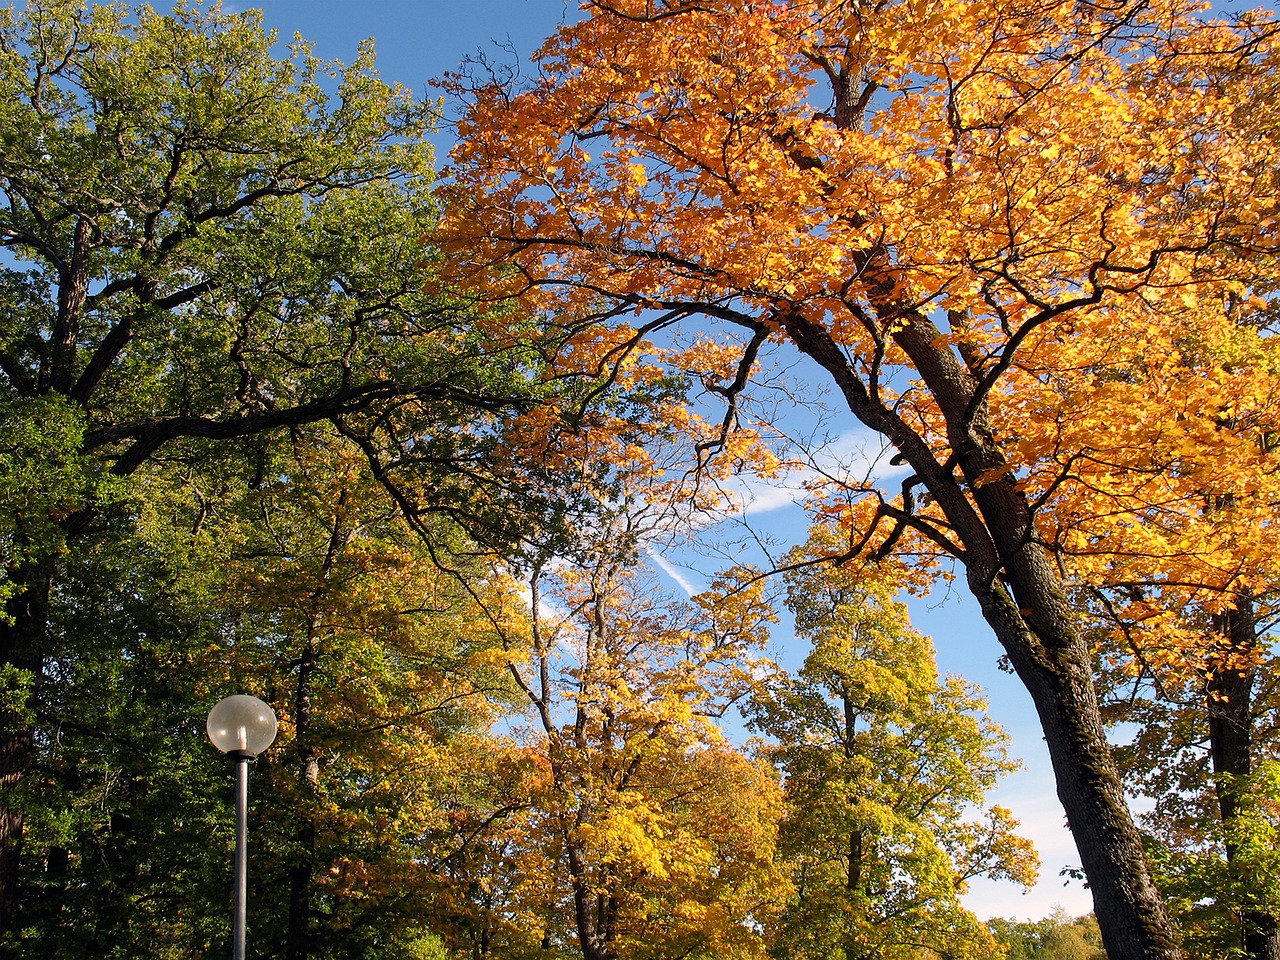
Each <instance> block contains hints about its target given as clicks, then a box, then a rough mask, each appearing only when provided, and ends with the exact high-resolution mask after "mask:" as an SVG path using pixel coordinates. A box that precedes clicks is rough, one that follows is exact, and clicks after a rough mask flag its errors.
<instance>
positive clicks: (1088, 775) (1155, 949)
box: [777, 266, 1182, 960]
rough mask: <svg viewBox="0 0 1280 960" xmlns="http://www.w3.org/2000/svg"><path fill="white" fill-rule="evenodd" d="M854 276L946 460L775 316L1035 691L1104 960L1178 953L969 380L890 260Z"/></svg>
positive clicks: (1061, 594)
mask: <svg viewBox="0 0 1280 960" xmlns="http://www.w3.org/2000/svg"><path fill="white" fill-rule="evenodd" d="M871 270H872V267H870V266H869V267H868V271H871ZM864 282H865V283H866V284H867V289H868V291H869V293H870V295H871V297H872V299H873V300H874V301H875V302H876V304H877V307H878V308H879V313H880V315H881V319H882V320H884V322H886V323H887V322H888V321H887V320H885V318H893V319H894V326H893V329H892V337H893V339H894V341H895V342H896V344H897V345H898V346H899V347H901V348H902V349H903V351H905V353H906V354H907V356H908V357H909V358H910V360H911V362H912V364H913V365H914V366H915V368H916V370H917V372H918V373H919V375H920V377H921V378H922V380H923V381H924V384H925V386H926V387H927V389H928V390H929V392H930V393H931V395H932V396H933V398H934V399H935V400H936V402H937V405H938V409H939V410H940V411H941V413H942V415H943V417H944V418H945V422H946V427H947V431H948V437H947V440H948V445H949V447H950V450H951V454H950V456H949V457H948V458H947V459H946V461H945V462H940V461H939V459H938V457H937V456H936V455H935V452H934V450H933V449H932V448H931V446H930V445H929V442H927V441H926V438H925V436H923V435H922V433H921V432H919V428H918V426H917V425H916V424H915V423H914V422H911V423H909V422H907V421H904V420H903V419H901V418H900V417H899V415H898V413H897V412H896V411H895V410H894V409H892V408H891V407H889V406H887V405H886V404H885V403H884V402H883V399H882V398H881V397H880V396H879V394H878V393H876V392H875V390H876V388H875V386H874V384H870V385H869V384H868V383H866V382H864V381H863V380H862V378H861V376H860V374H859V371H858V370H857V368H855V367H854V366H853V365H851V363H850V362H849V360H848V358H847V356H846V353H845V351H844V349H843V348H842V347H841V346H840V345H839V344H838V343H837V342H836V341H835V340H834V338H833V337H832V336H831V333H830V331H829V330H827V329H826V328H825V327H824V326H823V325H822V324H821V323H818V322H814V321H812V320H810V319H808V318H806V317H803V316H801V315H799V314H797V313H795V312H784V313H782V314H781V315H779V317H778V318H777V319H778V320H779V321H780V322H781V324H782V326H783V327H784V329H785V330H786V332H787V333H788V335H789V336H790V337H791V339H792V340H793V341H794V342H795V344H796V345H797V346H798V347H799V348H800V350H801V351H803V352H804V353H805V354H806V355H808V356H809V357H810V358H812V359H813V360H815V361H817V362H818V363H819V364H820V365H821V366H822V367H823V368H824V369H826V370H827V371H828V373H830V374H831V376H832V379H833V380H834V382H835V383H836V385H837V386H838V387H839V389H840V391H841V393H842V395H843V397H844V399H845V401H846V402H847V404H848V406H849V410H850V412H851V413H853V414H854V416H856V417H857V418H858V419H859V420H860V421H861V422H862V423H863V424H865V425H866V426H868V427H870V428H871V429H873V430H875V431H876V432H878V433H880V434H881V435H883V436H884V437H886V438H887V439H888V440H889V441H890V442H891V443H893V445H894V446H895V447H897V449H898V450H899V452H900V455H901V457H902V459H903V460H905V461H906V462H907V463H909V464H910V465H911V468H912V469H913V470H914V471H915V475H914V476H913V477H911V478H910V480H909V481H908V485H907V486H904V496H903V503H902V511H901V513H900V514H899V516H902V515H903V514H905V515H906V516H907V517H908V518H910V514H911V501H910V492H909V487H910V485H912V484H915V485H923V486H924V487H925V488H926V489H927V490H928V492H929V494H930V495H931V497H932V499H933V501H934V502H935V503H936V504H937V506H938V508H939V509H941V510H942V511H943V513H944V515H945V517H946V521H947V524H948V525H949V528H948V529H946V530H945V531H938V536H939V538H940V539H945V540H946V541H947V542H948V545H949V546H948V548H949V549H951V551H952V552H953V554H954V555H955V556H956V557H957V558H958V559H960V560H961V561H962V562H963V564H964V567H965V576H966V582H967V584H968V586H969V589H970V591H971V592H972V594H973V596H974V597H975V598H976V599H977V600H978V602H979V604H980V605H981V607H982V613H983V616H984V618H985V619H986V621H987V623H988V624H990V626H991V628H992V630H994V631H995V635H996V638H997V639H998V640H999V641H1000V644H1001V645H1002V646H1003V647H1004V650H1005V652H1006V654H1007V655H1008V657H1009V660H1010V662H1011V663H1012V664H1013V667H1014V670H1015V671H1016V672H1017V674H1018V677H1019V679H1020V680H1021V681H1022V683H1023V685H1024V686H1025V687H1026V688H1027V690H1028V691H1029V692H1030V694H1031V699H1032V702H1033V703H1034V704H1035V707H1036V712H1037V714H1038V715H1039V719H1040V724H1041V728H1042V729H1043V731H1044V737H1045V742H1046V744H1047V745H1048V748H1049V756H1050V759H1051V761H1052V764H1053V771H1054V776H1055V779H1056V781H1057V789H1058V797H1059V799H1060V800H1061V801H1062V805H1063V808H1064V809H1065V811H1066V814H1067V823H1068V825H1069V826H1070V828H1071V833H1072V836H1073V837H1074V839H1075V842H1076V846H1077V848H1078V850H1079V852H1080V858H1081V863H1082V865H1083V867H1084V872H1085V875H1086V876H1087V877H1088V880H1089V886H1090V889H1091V890H1092V891H1093V898H1094V904H1095V910H1096V913H1097V917H1098V925H1099V926H1100V927H1101V929H1102V936H1103V942H1104V945H1105V947H1106V950H1107V954H1108V956H1109V957H1110V960H1180V958H1181V956H1182V953H1181V950H1180V949H1179V947H1178V943H1177V939H1176V938H1175V936H1174V933H1173V926H1172V924H1171V923H1170V922H1169V919H1168V917H1167V916H1166V914H1165V911H1164V906H1163V903H1162V902H1161V899H1160V896H1159V893H1158V892H1157V891H1156V888H1155V884H1154V883H1153V882H1152V879H1151V873H1150V870H1149V869H1148V867H1147V861H1146V857H1145V855H1144V853H1143V849H1142V838H1141V834H1140V833H1139V832H1138V829H1137V826H1136V825H1135V824H1134V822H1133V819H1132V817H1131V816H1130V815H1129V808H1128V803H1127V801H1126V799H1125V795H1124V789H1123V787H1122V785H1121V781H1120V777H1119V773H1118V772H1117V770H1116V766H1115V761H1114V759H1113V758H1112V756H1111V747H1110V745H1109V744H1108V743H1107V737H1106V732H1105V728H1104V726H1103V723H1102V717H1101V713H1100V711H1099V710H1098V700H1097V693H1096V691H1095V689H1094V686H1093V660H1092V657H1091V656H1090V652H1089V649H1088V645H1087V644H1086V643H1085V642H1084V640H1083V638H1082V637H1081V636H1080V634H1079V632H1078V631H1077V630H1076V627H1075V620H1076V611H1075V610H1074V609H1072V607H1071V605H1070V604H1069V603H1068V601H1067V598H1066V593H1065V591H1064V589H1063V586H1062V583H1061V580H1060V579H1059V576H1058V573H1057V569H1056V568H1055V566H1054V565H1053V563H1052V561H1051V558H1050V557H1049V556H1048V555H1047V554H1046V552H1045V550H1044V548H1043V547H1042V546H1040V545H1039V544H1038V543H1037V542H1036V535H1035V534H1036V531H1035V516H1034V514H1033V512H1032V509H1031V507H1030V505H1029V504H1028V502H1027V500H1026V497H1025V496H1024V495H1023V493H1022V492H1021V491H1020V490H1019V489H1018V486H1017V482H1016V478H1015V477H1014V476H1012V475H1011V473H1010V471H1009V468H1008V466H1007V464H1006V463H1005V460H1004V457H1003V455H1002V454H1001V451H1000V446H999V442H998V440H996V438H995V436H994V433H993V431H992V429H991V426H990V423H989V421H988V419H987V414H986V408H985V405H984V404H983V403H982V402H981V401H980V400H979V399H978V398H977V393H976V391H977V384H976V381H975V379H974V377H973V375H972V374H971V373H970V372H969V371H968V370H967V369H965V367H964V366H963V364H962V363H961V361H960V359H959V358H958V357H957V356H956V354H955V353H953V352H952V351H951V350H950V348H949V347H948V345H947V342H946V340H945V338H943V337H942V336H941V334H940V333H939V332H938V330H937V328H936V327H935V326H934V325H933V324H932V323H931V322H930V320H929V318H928V317H925V316H923V315H921V314H919V313H915V312H911V311H908V312H907V313H906V314H903V313H901V312H899V311H898V310H897V308H896V306H895V288H894V283H893V274H892V270H891V269H890V270H888V271H887V272H886V273H885V274H884V276H883V277H881V278H880V279H879V280H877V279H876V278H874V277H869V276H868V277H864ZM935 529H936V528H935ZM887 546H891V541H890V544H888V545H887Z"/></svg>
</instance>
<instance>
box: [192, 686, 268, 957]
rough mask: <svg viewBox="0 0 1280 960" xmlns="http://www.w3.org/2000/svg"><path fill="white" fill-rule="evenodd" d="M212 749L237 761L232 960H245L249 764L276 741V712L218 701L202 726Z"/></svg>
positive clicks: (252, 703)
mask: <svg viewBox="0 0 1280 960" xmlns="http://www.w3.org/2000/svg"><path fill="white" fill-rule="evenodd" d="M205 729H206V730H208V732H209V739H210V740H212V741H213V745H214V746H215V747H217V748H218V749H219V750H221V751H222V752H223V753H225V754H227V755H228V756H230V757H232V758H233V759H234V760H235V761H236V878H235V913H234V915H233V918H232V924H231V943H232V952H231V956H232V960H244V920H245V906H246V902H247V900H248V894H249V885H248V880H247V879H246V876H247V874H248V866H249V761H250V760H252V759H253V758H254V757H256V756H257V755H258V754H260V753H261V752H262V751H263V750H265V749H267V747H269V746H271V743H272V741H273V740H275V738H276V715H275V712H274V711H273V710H272V709H271V708H270V707H269V706H267V705H266V704H265V703H263V702H262V701H261V700H259V699H258V698H257V697H247V696H244V695H237V696H234V697H227V698H226V699H224V700H219V701H218V702H217V703H215V704H214V705H213V709H212V710H210V711H209V722H208V723H207V724H206V725H205Z"/></svg>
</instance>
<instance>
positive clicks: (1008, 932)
mask: <svg viewBox="0 0 1280 960" xmlns="http://www.w3.org/2000/svg"><path fill="white" fill-rule="evenodd" d="M987 926H989V927H990V928H991V932H992V934H994V935H995V938H996V941H997V942H998V943H999V944H1000V945H1001V946H1002V947H1004V948H1005V949H1007V950H1008V951H1009V954H1008V960H1106V954H1105V953H1103V951H1102V937H1101V935H1100V934H1099V932H1098V923H1097V921H1096V920H1094V918H1093V917H1091V916H1090V917H1068V916H1067V915H1066V914H1065V913H1064V912H1063V911H1062V910H1057V911H1055V912H1054V913H1053V914H1052V915H1051V916H1048V917H1046V918H1045V919H1043V920H1037V921H1032V922H1029V923H1026V922H1024V923H1018V922H1015V921H1013V920H1002V919H1000V918H998V917H997V918H995V919H993V920H990V921H988V923H987Z"/></svg>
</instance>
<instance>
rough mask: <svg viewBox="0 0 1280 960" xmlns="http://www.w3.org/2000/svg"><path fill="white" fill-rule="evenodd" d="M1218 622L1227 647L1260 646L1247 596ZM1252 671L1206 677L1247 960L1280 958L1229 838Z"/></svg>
mask: <svg viewBox="0 0 1280 960" xmlns="http://www.w3.org/2000/svg"><path fill="white" fill-rule="evenodd" d="M1216 626H1217V628H1218V632H1219V634H1220V635H1221V637H1222V638H1223V641H1224V644H1223V646H1224V648H1225V649H1226V650H1229V651H1233V652H1235V653H1237V654H1239V655H1242V656H1245V657H1247V656H1249V654H1250V653H1252V652H1253V651H1254V650H1256V649H1257V648H1258V636H1257V624H1256V622H1255V620H1254V611H1253V601H1252V600H1251V599H1250V598H1249V597H1247V596H1242V597H1240V598H1239V599H1238V600H1237V602H1236V606H1235V608H1234V609H1232V610H1228V611H1226V612H1225V613H1223V614H1222V615H1221V617H1219V618H1218V622H1217V624H1216ZM1254 675H1255V669H1254V668H1253V667H1251V666H1250V667H1244V668H1239V667H1237V666H1236V665H1233V664H1225V665H1223V666H1221V667H1219V668H1217V669H1215V670H1214V672H1213V673H1212V674H1211V675H1210V677H1209V681H1208V685H1207V686H1208V689H1207V697H1206V707H1207V713H1208V718H1209V749H1210V756H1211V758H1212V761H1213V772H1214V774H1215V780H1216V784H1217V793H1218V811H1219V815H1220V816H1221V818H1222V826H1223V833H1224V835H1225V837H1226V844H1225V846H1226V852H1227V869H1228V871H1229V872H1230V874H1231V875H1232V877H1233V879H1235V880H1236V881H1237V885H1238V888H1239V889H1240V890H1241V891H1242V898H1241V902H1240V903H1238V904H1234V905H1233V906H1234V907H1235V909H1236V910H1237V912H1238V914H1239V917H1240V945H1241V947H1243V948H1244V953H1245V956H1246V957H1249V958H1250V960H1280V922H1277V919H1276V917H1275V916H1274V915H1273V914H1272V913H1270V912H1269V911H1267V910H1265V909H1261V908H1260V907H1259V905H1258V904H1257V903H1256V902H1254V899H1253V897H1251V896H1250V891H1251V890H1252V887H1251V885H1250V883H1249V878H1248V877H1241V876H1240V875H1239V872H1240V870H1241V868H1242V864H1241V863H1240V862H1239V849H1238V847H1237V844H1236V842H1235V840H1234V839H1233V833H1234V831H1233V827H1234V825H1235V823H1236V821H1237V820H1238V818H1239V817H1240V815H1241V812H1242V810H1241V804H1240V799H1239V790H1240V788H1241V786H1242V783H1243V782H1244V781H1247V778H1248V777H1249V776H1250V775H1251V774H1252V773H1253V743H1252V734H1253V682H1254Z"/></svg>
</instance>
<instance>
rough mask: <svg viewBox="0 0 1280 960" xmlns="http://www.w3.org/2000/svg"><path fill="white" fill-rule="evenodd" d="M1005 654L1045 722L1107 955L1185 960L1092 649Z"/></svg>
mask: <svg viewBox="0 0 1280 960" xmlns="http://www.w3.org/2000/svg"><path fill="white" fill-rule="evenodd" d="M1005 649H1006V651H1008V653H1009V659H1010V661H1011V662H1012V663H1013V665H1014V669H1015V670H1016V671H1017V674H1018V676H1019V678H1020V679H1021V680H1022V682H1023V683H1024V684H1025V686H1026V687H1027V689H1028V691H1030V693H1031V698H1032V701H1033V702H1034V704H1035V707H1036V712H1037V714H1038V716H1039V718H1040V724H1041V728H1042V729H1043V731H1044V739H1045V743H1046V744H1047V745H1048V748H1049V757H1050V760H1051V762H1052V764H1053V771H1054V777H1055V780H1056V782H1057V792H1058V799H1059V800H1060V801H1061V802H1062V806H1063V809H1064V810H1065V811H1066V814H1067V824H1068V826H1069V827H1070V830H1071V835H1072V837H1073V838H1074V839H1075V842H1076V849H1077V850H1078V851H1079V853H1080V859H1081V864H1082V866H1083V868H1084V873H1085V876H1086V877H1088V880H1089V887H1090V890H1091V891H1092V893H1093V903H1094V912H1095V913H1096V915H1097V917H1098V925H1099V927H1100V928H1101V931H1102V936H1103V942H1104V944H1105V946H1106V950H1107V956H1108V957H1110V958H1112V960H1154V958H1167V960H1173V958H1177V957H1180V956H1181V950H1180V948H1179V946H1178V943H1177V940H1176V939H1175V937H1174V936H1173V933H1172V927H1171V925H1170V923H1169V921H1168V918H1167V917H1166V915H1165V911H1164V906H1163V903H1162V901H1161V899H1160V895H1159V893H1158V891H1157V890H1156V887H1155V884H1154V882H1153V881H1152V879H1151V875H1150V872H1149V870H1148V868H1147V863H1146V856H1145V854H1144V852H1143V849H1142V838H1141V834H1140V833H1139V831H1138V829H1137V827H1136V825H1135V824H1134V822H1133V819H1132V817H1131V816H1130V814H1129V808H1128V803H1127V800H1126V798H1125V793H1124V787H1123V784H1122V783H1121V780H1120V777H1119V774H1118V772H1117V770H1116V766H1115V762H1114V760H1113V758H1112V756H1111V749H1110V746H1109V745H1108V743H1107V738H1106V732H1105V729H1104V727H1103V724H1102V719H1101V716H1100V714H1099V711H1098V703H1097V696H1096V693H1095V690H1094V686H1093V677H1092V661H1091V657H1090V655H1089V650H1088V648H1087V646H1086V644H1084V643H1083V642H1082V641H1079V640H1077V641H1075V642H1074V643H1072V644H1070V645H1069V646H1066V647H1062V648H1059V649H1058V650H1057V651H1055V653H1054V654H1053V655H1052V656H1051V657H1048V658H1046V657H1036V656H1031V655H1028V651H1027V650H1026V649H1025V648H1024V647H1022V645H1019V644H1006V645H1005Z"/></svg>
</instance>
